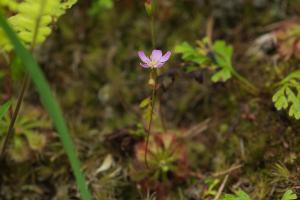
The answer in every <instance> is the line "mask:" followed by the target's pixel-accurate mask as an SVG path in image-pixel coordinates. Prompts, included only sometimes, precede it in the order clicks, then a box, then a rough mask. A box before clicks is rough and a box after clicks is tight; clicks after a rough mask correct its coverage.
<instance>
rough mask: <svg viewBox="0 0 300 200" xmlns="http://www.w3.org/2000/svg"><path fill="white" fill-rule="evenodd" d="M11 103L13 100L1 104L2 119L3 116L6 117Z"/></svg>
mask: <svg viewBox="0 0 300 200" xmlns="http://www.w3.org/2000/svg"><path fill="white" fill-rule="evenodd" d="M10 105H11V101H7V102H6V103H4V104H3V105H2V106H0V120H1V118H2V117H4V115H5V114H6V113H7V111H8V109H9V107H10Z"/></svg>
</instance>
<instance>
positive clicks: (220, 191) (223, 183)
mask: <svg viewBox="0 0 300 200" xmlns="http://www.w3.org/2000/svg"><path fill="white" fill-rule="evenodd" d="M228 177H229V175H228V174H227V175H226V176H225V178H224V180H223V182H222V184H221V186H220V187H219V189H218V192H217V194H216V196H215V198H214V200H218V199H219V198H220V196H221V194H222V192H223V190H224V187H225V185H226V183H227V180H228Z"/></svg>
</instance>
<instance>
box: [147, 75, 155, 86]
mask: <svg viewBox="0 0 300 200" xmlns="http://www.w3.org/2000/svg"><path fill="white" fill-rule="evenodd" d="M148 84H149V86H150V87H155V80H154V78H152V77H151V78H150V79H149V81H148Z"/></svg>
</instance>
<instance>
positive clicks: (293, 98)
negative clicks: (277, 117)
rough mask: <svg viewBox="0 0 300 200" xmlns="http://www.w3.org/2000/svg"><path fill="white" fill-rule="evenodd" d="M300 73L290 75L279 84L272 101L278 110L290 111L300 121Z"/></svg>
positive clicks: (290, 114)
mask: <svg viewBox="0 0 300 200" xmlns="http://www.w3.org/2000/svg"><path fill="white" fill-rule="evenodd" d="M299 81H300V71H295V72H292V73H290V74H289V75H288V76H287V77H286V78H284V79H283V80H282V81H281V82H280V83H279V89H278V90H277V92H276V93H275V94H274V95H273V97H272V100H273V102H274V104H275V107H276V109H277V110H283V109H285V110H288V114H289V116H291V117H294V118H295V119H297V120H298V119H300V83H299Z"/></svg>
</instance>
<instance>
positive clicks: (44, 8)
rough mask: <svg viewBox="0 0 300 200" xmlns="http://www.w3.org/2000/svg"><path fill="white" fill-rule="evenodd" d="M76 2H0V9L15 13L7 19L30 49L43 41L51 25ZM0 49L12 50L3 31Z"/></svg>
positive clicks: (48, 0)
mask: <svg viewBox="0 0 300 200" xmlns="http://www.w3.org/2000/svg"><path fill="white" fill-rule="evenodd" d="M76 1H77V0H67V1H64V0H24V1H22V2H20V3H17V1H11V0H10V1H1V2H0V7H4V6H7V7H8V11H7V13H10V12H13V13H15V14H14V15H12V16H9V17H8V18H7V20H8V22H9V24H10V25H11V27H12V28H13V29H14V30H15V31H16V33H17V34H18V36H19V38H20V39H21V40H22V42H23V43H24V44H25V45H26V46H27V47H28V48H32V47H35V46H36V45H38V44H41V43H42V42H44V41H45V39H46V38H47V36H49V35H50V33H51V32H52V27H51V26H52V24H53V23H54V22H56V21H57V19H58V18H59V17H60V16H61V15H63V14H64V13H65V11H66V10H67V9H68V8H70V7H72V5H74V4H75V3H76ZM0 48H2V49H3V50H4V51H10V50H12V45H11V43H10V41H9V39H8V38H7V37H6V35H5V33H4V32H3V30H2V29H1V30H0Z"/></svg>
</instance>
